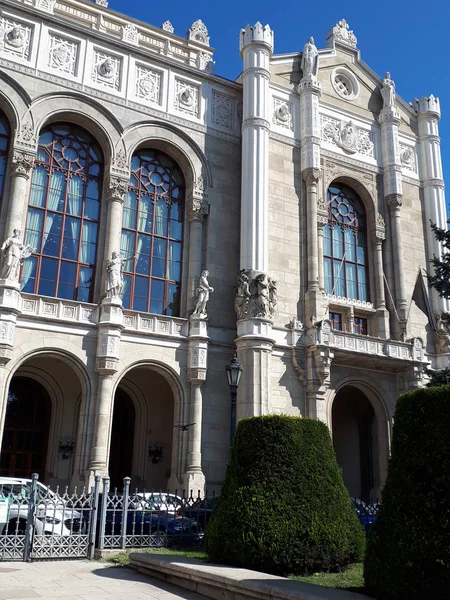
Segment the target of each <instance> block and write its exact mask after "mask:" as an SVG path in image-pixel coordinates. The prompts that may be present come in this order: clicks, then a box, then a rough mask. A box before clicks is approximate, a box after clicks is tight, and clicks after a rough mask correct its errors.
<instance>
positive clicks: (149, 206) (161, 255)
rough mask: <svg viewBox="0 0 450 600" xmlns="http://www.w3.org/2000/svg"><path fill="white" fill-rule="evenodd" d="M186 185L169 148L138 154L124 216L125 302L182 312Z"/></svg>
mask: <svg viewBox="0 0 450 600" xmlns="http://www.w3.org/2000/svg"><path fill="white" fill-rule="evenodd" d="M184 188H185V186H184V178H183V175H182V173H181V171H180V169H179V168H178V167H177V165H176V164H175V163H174V161H173V160H172V159H171V158H169V157H168V156H167V155H166V154H163V153H162V152H156V151H153V150H142V151H140V152H137V153H136V154H134V155H133V158H132V159H131V178H130V185H129V188H128V194H127V197H126V200H125V205H124V211H123V222H122V247H121V251H122V256H123V258H127V259H128V261H127V262H126V263H125V268H124V271H125V276H124V278H125V286H124V295H123V305H124V307H125V308H131V309H133V310H139V311H142V312H152V313H156V314H160V315H173V316H178V315H179V310H180V306H179V305H180V293H179V292H180V284H181V250H182V244H183V214H184Z"/></svg>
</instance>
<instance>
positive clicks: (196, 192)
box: [186, 179, 209, 312]
mask: <svg viewBox="0 0 450 600" xmlns="http://www.w3.org/2000/svg"><path fill="white" fill-rule="evenodd" d="M204 185H205V184H204V182H203V179H202V180H201V181H197V182H196V184H195V186H194V189H193V191H192V195H191V196H190V198H188V202H187V209H188V218H189V263H188V289H187V303H186V308H187V311H188V312H191V311H192V310H193V309H194V306H195V290H196V288H197V284H198V281H199V278H200V275H201V272H202V260H203V224H204V221H205V217H206V215H208V213H209V204H208V202H207V196H206V194H205V192H204Z"/></svg>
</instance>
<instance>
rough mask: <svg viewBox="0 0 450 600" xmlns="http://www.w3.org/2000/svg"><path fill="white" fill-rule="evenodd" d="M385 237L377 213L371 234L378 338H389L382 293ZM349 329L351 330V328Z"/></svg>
mask: <svg viewBox="0 0 450 600" xmlns="http://www.w3.org/2000/svg"><path fill="white" fill-rule="evenodd" d="M385 237H386V229H385V224H384V219H383V217H382V216H381V215H378V218H377V223H376V228H375V232H374V235H373V242H372V248H373V267H374V279H375V308H376V311H377V331H376V335H377V336H378V337H380V338H384V339H388V338H389V313H388V311H387V309H386V298H385V293H384V271H383V240H384V239H385ZM350 331H353V329H351V330H350Z"/></svg>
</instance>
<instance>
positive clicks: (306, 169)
mask: <svg viewBox="0 0 450 600" xmlns="http://www.w3.org/2000/svg"><path fill="white" fill-rule="evenodd" d="M316 61H317V62H318V57H317V58H316ZM303 62H304V61H303ZM303 62H302V64H303ZM306 66H307V65H306V63H305V64H304V67H303V73H304V74H303V77H302V79H301V81H300V83H299V85H298V88H297V91H298V94H299V96H300V145H301V168H302V176H303V180H304V182H305V188H306V189H305V193H306V218H307V236H308V237H307V257H308V258H307V270H308V273H307V274H308V286H307V291H306V297H305V312H306V323H307V325H310V324H311V318H313V317H314V318H315V316H316V315H317V314H318V292H319V251H318V236H317V225H318V223H317V204H318V191H319V190H318V183H319V177H320V116H319V100H320V95H321V89H320V85H319V82H318V80H317V72H318V64H317V66H316V67H315V68H314V69H307V68H306Z"/></svg>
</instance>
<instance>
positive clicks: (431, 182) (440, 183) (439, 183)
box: [423, 177, 445, 190]
mask: <svg viewBox="0 0 450 600" xmlns="http://www.w3.org/2000/svg"><path fill="white" fill-rule="evenodd" d="M423 187H424V188H428V187H437V188H440V189H442V190H443V189H445V183H444V180H443V179H439V178H437V177H436V178H432V179H425V180H424V182H423Z"/></svg>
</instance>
